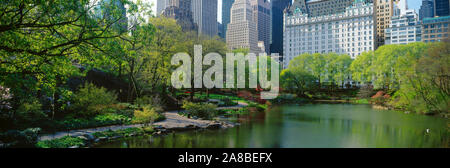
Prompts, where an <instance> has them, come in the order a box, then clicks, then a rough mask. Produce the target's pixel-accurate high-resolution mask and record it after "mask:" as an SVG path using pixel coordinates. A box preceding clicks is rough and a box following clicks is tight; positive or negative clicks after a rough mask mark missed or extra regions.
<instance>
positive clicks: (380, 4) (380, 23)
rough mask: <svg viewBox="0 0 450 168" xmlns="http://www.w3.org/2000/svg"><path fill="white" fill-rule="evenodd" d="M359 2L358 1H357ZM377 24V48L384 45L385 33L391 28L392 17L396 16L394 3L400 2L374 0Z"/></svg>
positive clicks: (394, 0)
mask: <svg viewBox="0 0 450 168" xmlns="http://www.w3.org/2000/svg"><path fill="white" fill-rule="evenodd" d="M356 1H357V0H356ZM374 1H375V22H376V39H377V44H376V48H378V47H379V46H382V45H384V38H385V37H384V31H385V30H386V29H387V28H389V24H390V23H391V17H392V16H393V15H394V10H393V8H394V2H396V1H399V0H374Z"/></svg>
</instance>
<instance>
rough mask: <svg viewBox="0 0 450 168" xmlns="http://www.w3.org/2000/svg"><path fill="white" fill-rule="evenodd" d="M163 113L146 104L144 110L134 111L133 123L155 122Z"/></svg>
mask: <svg viewBox="0 0 450 168" xmlns="http://www.w3.org/2000/svg"><path fill="white" fill-rule="evenodd" d="M160 118H161V114H159V113H158V112H157V111H156V109H155V108H153V107H151V106H144V107H142V110H135V111H134V118H133V121H132V122H133V123H143V124H152V123H153V122H155V121H157V120H160Z"/></svg>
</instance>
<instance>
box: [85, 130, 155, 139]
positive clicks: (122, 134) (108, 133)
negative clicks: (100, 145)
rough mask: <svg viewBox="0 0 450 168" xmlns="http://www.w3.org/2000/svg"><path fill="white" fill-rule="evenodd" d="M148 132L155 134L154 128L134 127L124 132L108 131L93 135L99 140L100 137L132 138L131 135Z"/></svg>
mask: <svg viewBox="0 0 450 168" xmlns="http://www.w3.org/2000/svg"><path fill="white" fill-rule="evenodd" d="M147 131H149V132H150V131H151V132H153V128H152V127H144V128H134V127H133V128H127V129H122V130H116V131H112V130H108V131H102V132H96V133H94V134H93V135H94V136H95V137H97V138H99V137H115V136H120V137H126V136H130V135H131V134H144V133H146V132H147Z"/></svg>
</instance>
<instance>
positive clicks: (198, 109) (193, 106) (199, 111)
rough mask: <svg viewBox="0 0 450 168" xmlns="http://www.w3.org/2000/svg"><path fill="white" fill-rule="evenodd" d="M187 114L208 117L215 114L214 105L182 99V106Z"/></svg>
mask: <svg viewBox="0 0 450 168" xmlns="http://www.w3.org/2000/svg"><path fill="white" fill-rule="evenodd" d="M182 107H183V108H184V109H185V110H186V113H187V115H189V116H196V117H200V118H203V119H210V118H212V117H214V116H215V115H216V108H217V106H216V105H213V104H210V103H192V102H189V101H184V102H183V106H182Z"/></svg>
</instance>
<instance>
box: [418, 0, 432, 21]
mask: <svg viewBox="0 0 450 168" xmlns="http://www.w3.org/2000/svg"><path fill="white" fill-rule="evenodd" d="M432 17H434V2H433V0H422V6H420V10H419V19H420V20H423V18H432Z"/></svg>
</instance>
